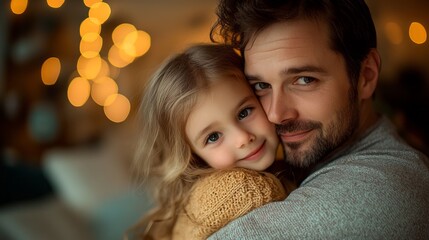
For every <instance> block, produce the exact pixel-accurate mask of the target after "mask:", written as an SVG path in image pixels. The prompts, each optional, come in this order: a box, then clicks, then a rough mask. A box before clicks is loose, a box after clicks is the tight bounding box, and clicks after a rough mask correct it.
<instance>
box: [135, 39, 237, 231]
mask: <svg viewBox="0 0 429 240" xmlns="http://www.w3.org/2000/svg"><path fill="white" fill-rule="evenodd" d="M242 71H243V62H242V59H241V57H240V56H239V55H238V53H237V52H236V51H235V50H234V49H233V48H232V47H230V46H226V45H214V44H198V45H194V46H191V47H189V48H188V49H186V50H185V51H184V52H182V53H180V54H176V55H174V56H172V57H171V58H169V59H168V60H166V61H165V62H164V63H163V64H162V65H161V67H160V68H159V69H158V70H157V71H156V72H155V73H154V75H153V76H152V77H151V79H150V80H149V81H148V83H147V85H146V88H145V90H144V93H143V96H142V100H141V105H140V109H139V120H138V123H137V124H139V125H140V126H142V129H141V133H139V139H140V141H139V143H138V146H137V148H136V154H135V160H134V169H135V170H136V171H135V176H136V177H137V180H138V182H139V183H141V184H142V185H143V187H144V188H148V189H149V190H150V192H151V194H152V195H151V196H152V197H153V198H154V200H155V208H154V209H153V210H152V211H151V213H150V214H149V215H147V216H146V217H145V218H144V219H143V221H141V222H140V223H139V224H137V227H141V226H143V225H146V224H148V223H149V222H158V223H157V224H160V226H163V227H162V228H163V229H165V231H171V229H172V226H173V224H174V222H175V219H176V216H177V214H178V212H179V210H180V209H179V207H180V206H182V204H183V202H184V200H185V199H186V197H187V195H188V192H189V189H190V188H191V187H192V185H193V184H194V182H195V180H196V179H197V178H198V176H200V175H201V174H205V173H208V172H210V171H211V170H210V167H209V166H208V165H207V164H205V162H204V161H202V160H201V159H200V158H199V157H198V156H196V155H195V154H193V152H192V150H191V147H190V144H189V142H188V140H187V138H186V134H185V126H186V121H187V118H188V116H189V114H190V112H191V111H192V109H193V107H194V105H195V104H196V101H197V97H198V93H199V92H200V91H202V90H204V89H206V88H208V87H209V86H210V84H212V83H214V82H216V81H217V80H220V79H225V78H226V77H228V78H231V77H232V78H240V79H244V75H243V73H242ZM166 234H171V232H166Z"/></svg>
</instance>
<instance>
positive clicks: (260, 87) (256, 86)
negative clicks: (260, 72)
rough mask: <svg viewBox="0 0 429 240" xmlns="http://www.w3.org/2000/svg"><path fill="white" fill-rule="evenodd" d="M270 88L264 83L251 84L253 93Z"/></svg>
mask: <svg viewBox="0 0 429 240" xmlns="http://www.w3.org/2000/svg"><path fill="white" fill-rule="evenodd" d="M269 87H270V84H268V83H264V82H258V83H255V84H253V90H254V91H261V90H264V89H267V88H269Z"/></svg>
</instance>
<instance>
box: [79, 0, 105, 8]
mask: <svg viewBox="0 0 429 240" xmlns="http://www.w3.org/2000/svg"><path fill="white" fill-rule="evenodd" d="M101 1H102V0H83V3H84V4H85V6H87V7H91V6H92V5H93V4H95V3H99V2H101Z"/></svg>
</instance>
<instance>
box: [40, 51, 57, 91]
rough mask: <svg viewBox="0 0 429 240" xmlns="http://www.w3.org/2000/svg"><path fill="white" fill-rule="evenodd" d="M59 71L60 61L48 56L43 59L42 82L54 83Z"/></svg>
mask: <svg viewBox="0 0 429 240" xmlns="http://www.w3.org/2000/svg"><path fill="white" fill-rule="evenodd" d="M60 72H61V62H60V60H59V59H58V58H56V57H50V58H48V59H46V60H45V62H43V64H42V68H41V77H42V82H43V83H44V84H45V85H54V84H55V83H56V82H57V80H58V76H59V75H60Z"/></svg>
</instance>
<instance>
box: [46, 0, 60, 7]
mask: <svg viewBox="0 0 429 240" xmlns="http://www.w3.org/2000/svg"><path fill="white" fill-rule="evenodd" d="M46 3H47V4H48V6H49V7H51V8H60V7H61V6H62V5H63V4H64V0H46Z"/></svg>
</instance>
